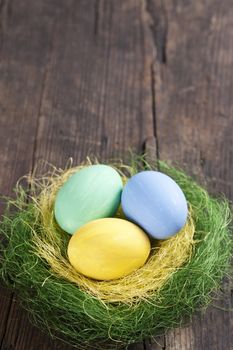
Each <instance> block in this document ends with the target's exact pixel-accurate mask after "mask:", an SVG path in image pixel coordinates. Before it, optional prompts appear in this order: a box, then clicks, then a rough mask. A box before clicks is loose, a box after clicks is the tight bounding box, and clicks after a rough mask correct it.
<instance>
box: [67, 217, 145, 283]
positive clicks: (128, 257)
mask: <svg viewBox="0 0 233 350" xmlns="http://www.w3.org/2000/svg"><path fill="white" fill-rule="evenodd" d="M67 253H68V258H69V261H70V263H71V265H72V266H73V267H74V268H75V269H76V270H77V271H78V272H80V273H81V274H83V275H85V276H87V277H90V278H94V279H97V280H111V279H117V278H120V277H123V276H126V275H128V274H130V273H131V272H133V271H134V270H136V269H138V268H139V267H141V266H142V265H144V264H145V262H146V260H147V258H148V256H149V254H150V240H149V238H148V237H147V235H146V234H145V232H144V231H143V230H142V229H141V228H140V227H138V226H136V225H135V224H133V223H132V222H129V221H126V220H123V219H118V218H104V219H98V220H94V221H91V222H89V223H87V224H86V225H84V226H82V227H81V228H80V229H79V230H78V231H76V232H75V234H74V235H73V236H72V237H71V239H70V241H69V244H68V251H67Z"/></svg>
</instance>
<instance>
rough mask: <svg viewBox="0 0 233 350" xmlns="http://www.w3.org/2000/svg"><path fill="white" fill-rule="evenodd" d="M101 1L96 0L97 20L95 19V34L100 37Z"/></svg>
mask: <svg viewBox="0 0 233 350" xmlns="http://www.w3.org/2000/svg"><path fill="white" fill-rule="evenodd" d="M99 4H100V1H99V0H95V19H94V34H95V35H98V32H99Z"/></svg>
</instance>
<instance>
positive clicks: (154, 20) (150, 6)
mask: <svg viewBox="0 0 233 350" xmlns="http://www.w3.org/2000/svg"><path fill="white" fill-rule="evenodd" d="M145 2H146V6H145V9H146V11H147V13H148V15H149V17H150V23H149V27H150V30H151V33H152V37H153V41H154V45H155V47H156V52H157V59H158V61H159V63H161V64H166V63H167V33H168V18H167V11H166V8H165V5H164V1H163V0H160V1H158V2H155V1H152V0H145Z"/></svg>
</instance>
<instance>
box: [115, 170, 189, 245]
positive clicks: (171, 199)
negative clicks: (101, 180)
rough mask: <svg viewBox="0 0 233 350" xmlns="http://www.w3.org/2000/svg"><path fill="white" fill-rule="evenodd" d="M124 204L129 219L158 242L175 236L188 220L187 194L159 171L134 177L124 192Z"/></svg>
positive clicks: (141, 173) (147, 172)
mask: <svg viewBox="0 0 233 350" xmlns="http://www.w3.org/2000/svg"><path fill="white" fill-rule="evenodd" d="M121 204H122V208H123V211H124V213H125V215H126V217H127V218H128V219H129V220H131V221H133V222H135V223H137V224H138V225H139V226H141V227H142V228H143V229H144V230H145V231H146V232H147V233H148V234H149V235H151V236H152V237H153V238H156V239H166V238H168V237H170V236H173V235H175V234H176V233H177V232H178V231H180V230H181V228H182V227H183V226H184V225H185V222H186V220H187V215H188V206H187V201H186V199H185V196H184V193H183V192H182V190H181V188H180V187H179V186H178V184H177V183H176V182H175V181H174V180H173V179H171V178H170V177H169V176H167V175H165V174H163V173H161V172H158V171H150V170H148V171H142V172H140V173H138V174H136V175H134V176H132V177H131V178H130V179H129V181H128V182H127V184H126V185H125V187H124V189H123V192H122V196H121Z"/></svg>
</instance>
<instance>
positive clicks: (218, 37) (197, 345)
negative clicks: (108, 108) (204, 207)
mask: <svg viewBox="0 0 233 350" xmlns="http://www.w3.org/2000/svg"><path fill="white" fill-rule="evenodd" d="M147 10H148V11H149V13H150V16H151V19H152V21H151V30H152V35H153V37H154V42H155V46H156V48H157V52H158V57H160V64H159V65H156V67H155V75H156V74H157V75H156V76H155V79H154V80H155V96H156V101H155V104H156V127H157V128H156V135H157V140H158V154H159V157H160V158H161V159H167V160H171V161H173V162H176V163H178V164H180V165H182V166H185V168H186V170H187V172H188V173H189V174H190V175H194V176H196V177H197V178H198V180H199V181H201V182H203V183H205V184H206V185H207V187H208V189H209V190H210V192H212V193H219V192H223V193H225V194H226V196H227V197H228V198H229V199H231V200H232V198H233V183H232V172H233V162H232V157H233V139H232V132H233V101H232V98H231V96H232V90H233V78H232V64H233V52H232V51H233V26H232V24H233V8H232V2H231V1H230V0H227V1H220V0H215V1H210V0H207V1H204V2H203V1H193V2H187V1H179V2H178V1H177V2H174V1H170V0H167V1H163V2H161V3H159V2H157V1H155V0H149V1H148V7H147ZM159 32H160V34H159ZM223 289H224V291H225V294H224V297H223V298H222V300H221V306H222V307H223V308H225V309H229V307H230V305H232V289H233V288H232V285H230V283H229V282H227V281H226V282H225V284H224V285H223ZM232 331H233V315H232V312H229V311H221V310H219V309H216V308H214V307H210V308H209V309H208V311H207V313H206V314H204V315H201V314H197V315H196V316H195V317H194V320H193V323H192V324H191V325H190V327H185V328H182V329H178V330H174V331H171V332H169V334H168V335H167V336H166V350H178V349H179V350H187V349H192V350H194V349H199V350H202V349H203V350H207V349H211V350H217V349H218V350H219V349H233V332H232Z"/></svg>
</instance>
